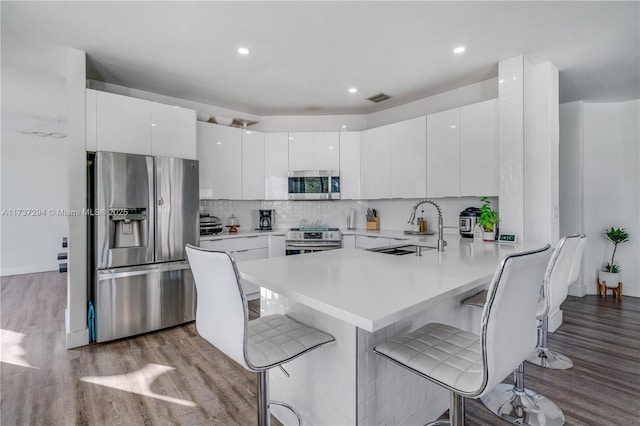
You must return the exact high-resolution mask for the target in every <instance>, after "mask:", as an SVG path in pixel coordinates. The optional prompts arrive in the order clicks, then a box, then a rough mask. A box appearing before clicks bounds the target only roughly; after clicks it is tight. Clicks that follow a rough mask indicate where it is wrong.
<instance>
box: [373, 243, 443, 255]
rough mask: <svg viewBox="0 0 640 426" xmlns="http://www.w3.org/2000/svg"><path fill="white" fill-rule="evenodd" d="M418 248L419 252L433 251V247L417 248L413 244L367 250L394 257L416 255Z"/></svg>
mask: <svg viewBox="0 0 640 426" xmlns="http://www.w3.org/2000/svg"><path fill="white" fill-rule="evenodd" d="M418 247H420V249H421V251H427V250H433V249H435V247H429V246H417V245H415V244H404V245H401V246H391V247H376V248H371V249H367V250H369V251H373V252H376V253H384V254H393V255H395V256H404V255H406V254H416V252H417V251H418Z"/></svg>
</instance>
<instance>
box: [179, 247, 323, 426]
mask: <svg viewBox="0 0 640 426" xmlns="http://www.w3.org/2000/svg"><path fill="white" fill-rule="evenodd" d="M186 253H187V258H188V259H189V264H190V266H191V271H192V272H193V278H194V281H195V283H196V290H197V292H198V299H197V308H196V329H197V330H198V334H200V336H202V338H204V339H205V340H206V341H208V342H209V343H211V344H212V345H213V346H215V347H216V348H218V349H219V350H220V351H222V352H223V353H224V354H225V355H227V356H228V357H230V358H231V359H233V360H234V361H236V362H237V363H239V364H240V365H241V366H242V367H244V368H246V369H247V370H249V371H254V372H256V373H258V374H257V375H258V381H257V382H258V390H257V395H258V404H257V405H258V410H257V411H258V425H259V426H268V425H269V424H270V422H271V414H270V409H269V406H270V404H278V405H282V406H284V407H287V408H288V409H290V410H291V411H293V412H294V413H295V415H296V416H297V417H298V423H299V424H302V420H301V418H300V415H299V414H298V412H297V411H296V410H295V409H294V408H293V407H291V406H290V405H289V404H286V403H283V402H278V401H270V400H269V370H270V369H271V368H274V367H280V368H282V364H284V363H286V362H289V361H292V360H293V359H295V358H297V357H299V356H301V355H304V354H306V353H307V352H309V351H312V350H314V349H317V348H319V347H321V346H323V345H325V344H327V343H330V342H333V341H334V340H335V339H334V337H333V336H331V335H330V334H327V333H324V332H322V331H320V330H317V329H315V328H313V327H309V326H307V325H305V324H302V323H301V322H298V321H296V320H295V319H293V318H291V317H288V316H286V315H267V316H264V317H260V318H258V319H255V320H253V321H249V310H248V307H247V299H246V297H245V295H244V291H243V290H242V285H241V284H240V274H239V273H238V268H237V267H236V263H235V260H234V259H233V257H231V255H230V254H229V253H226V252H219V251H213V250H206V249H202V248H200V247H194V246H191V245H187V247H186ZM282 370H283V371H284V372H285V374H287V376H288V373H287V372H286V371H285V370H284V369H282Z"/></svg>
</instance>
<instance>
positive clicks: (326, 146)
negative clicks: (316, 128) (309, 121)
mask: <svg viewBox="0 0 640 426" xmlns="http://www.w3.org/2000/svg"><path fill="white" fill-rule="evenodd" d="M313 170H340V134H339V133H338V132H315V133H314V134H313Z"/></svg>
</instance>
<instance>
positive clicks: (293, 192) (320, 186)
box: [288, 170, 340, 200]
mask: <svg viewBox="0 0 640 426" xmlns="http://www.w3.org/2000/svg"><path fill="white" fill-rule="evenodd" d="M288 186H289V199H290V200H339V199H340V173H339V172H338V171H337V170H297V171H293V172H289V185H288Z"/></svg>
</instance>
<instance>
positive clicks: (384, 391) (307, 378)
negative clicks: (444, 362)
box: [238, 238, 527, 425]
mask: <svg viewBox="0 0 640 426" xmlns="http://www.w3.org/2000/svg"><path fill="white" fill-rule="evenodd" d="M414 243H415V244H417V245H422V246H424V248H423V249H422V250H421V254H422V255H421V256H416V255H415V254H409V255H403V256H398V255H394V254H388V253H378V252H372V251H367V250H357V249H356V250H354V249H340V250H331V251H324V252H318V253H310V254H303V255H298V256H287V257H279V258H270V259H261V260H253V261H246V262H239V263H238V269H239V271H240V274H241V277H242V279H244V280H247V281H249V282H252V283H254V284H257V285H259V286H260V287H262V289H261V307H260V309H261V315H269V314H274V313H281V314H287V315H289V316H291V317H293V318H294V319H296V320H298V321H301V322H303V323H305V324H308V325H310V326H313V327H316V328H318V329H320V330H323V331H325V332H327V333H330V334H332V335H333V336H334V337H335V338H336V342H335V343H333V344H331V345H327V346H325V347H323V348H322V349H320V350H317V351H314V353H310V354H309V356H305V357H302V358H299V359H297V360H295V361H293V362H291V363H289V364H288V365H286V366H285V369H286V370H287V372H288V373H289V377H287V376H286V375H285V374H284V373H283V372H282V371H280V370H278V369H274V370H273V371H272V372H271V376H270V380H271V398H272V399H273V400H281V401H285V402H287V403H289V404H291V405H292V406H294V407H296V409H297V410H298V411H299V413H300V414H301V416H302V417H303V419H304V422H305V423H308V424H314V425H338V424H339V425H346V424H362V425H365V424H366V425H369V424H398V425H399V424H418V423H419V424H424V422H426V421H427V420H429V419H433V418H436V417H437V416H439V415H440V414H442V413H443V412H444V411H445V410H446V409H447V407H448V393H447V392H446V391H444V390H443V389H442V388H440V387H438V386H436V385H433V384H431V383H430V382H428V381H427V380H424V379H420V378H418V377H417V376H415V375H412V374H408V373H407V372H406V371H404V370H403V369H402V368H400V367H397V366H395V365H391V363H389V362H386V361H385V360H383V359H380V358H379V357H377V356H376V355H374V353H373V347H375V346H376V345H377V344H379V343H382V342H383V341H385V340H387V339H389V338H390V337H392V336H394V335H396V334H400V333H404V332H407V331H409V330H411V329H413V328H416V327H419V326H421V325H423V324H426V323H427V322H434V321H437V322H443V323H447V324H451V325H454V326H457V327H460V328H463V329H466V330H469V331H471V332H475V333H478V332H479V329H480V327H479V326H480V316H481V312H480V310H479V309H471V308H469V307H464V306H461V304H460V302H461V300H463V299H464V298H466V297H468V296H470V295H473V294H475V293H476V292H477V291H479V290H481V289H484V288H486V287H487V285H488V283H489V281H490V280H491V277H492V276H493V273H494V271H495V269H496V267H497V265H498V263H499V262H500V260H501V259H502V258H503V257H504V256H506V255H507V254H510V253H514V252H517V251H523V250H526V249H527V247H524V246H521V245H518V246H516V245H503V244H496V243H483V242H478V241H476V242H474V241H473V240H470V239H462V238H460V239H458V238H452V239H451V241H449V244H448V245H447V247H446V249H445V251H444V252H439V251H437V250H436V249H433V247H434V246H435V245H434V244H433V241H431V240H426V239H424V238H423V239H419V240H418V239H416V241H415V242H414ZM272 412H273V414H274V415H275V416H276V417H278V418H280V419H281V420H283V419H284V418H286V416H287V413H285V412H283V411H279V410H278V409H277V408H276V407H274V406H272Z"/></svg>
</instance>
